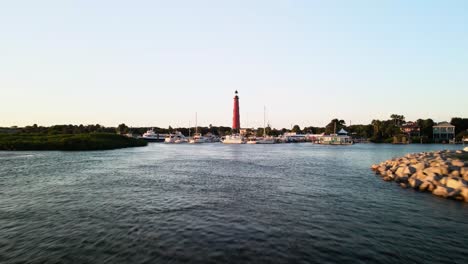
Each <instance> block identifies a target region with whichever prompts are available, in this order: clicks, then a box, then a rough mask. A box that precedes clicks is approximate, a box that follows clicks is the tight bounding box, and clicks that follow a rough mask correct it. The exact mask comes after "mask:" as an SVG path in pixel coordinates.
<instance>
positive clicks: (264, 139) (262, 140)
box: [256, 107, 276, 144]
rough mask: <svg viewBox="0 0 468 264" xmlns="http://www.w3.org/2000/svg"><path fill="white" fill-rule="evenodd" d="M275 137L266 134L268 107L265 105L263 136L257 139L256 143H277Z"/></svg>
mask: <svg viewBox="0 0 468 264" xmlns="http://www.w3.org/2000/svg"><path fill="white" fill-rule="evenodd" d="M275 143H276V140H275V138H274V137H271V136H267V134H266V107H263V137H262V138H260V139H258V140H256V144H275Z"/></svg>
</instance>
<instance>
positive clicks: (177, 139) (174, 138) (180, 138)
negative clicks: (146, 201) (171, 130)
mask: <svg viewBox="0 0 468 264" xmlns="http://www.w3.org/2000/svg"><path fill="white" fill-rule="evenodd" d="M187 142H188V140H187V138H186V137H185V136H184V135H183V134H182V133H180V132H179V131H177V132H175V134H169V135H168V136H167V137H166V139H164V143H170V144H181V143H187Z"/></svg>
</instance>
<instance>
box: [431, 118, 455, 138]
mask: <svg viewBox="0 0 468 264" xmlns="http://www.w3.org/2000/svg"><path fill="white" fill-rule="evenodd" d="M432 135H433V136H432V138H433V140H434V142H435V143H448V142H449V141H450V140H453V139H454V138H455V126H454V125H452V124H450V123H449V122H440V123H438V124H437V125H436V126H433V127H432Z"/></svg>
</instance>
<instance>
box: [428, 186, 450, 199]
mask: <svg viewBox="0 0 468 264" xmlns="http://www.w3.org/2000/svg"><path fill="white" fill-rule="evenodd" d="M448 193H449V190H448V189H447V187H443V186H437V187H436V188H435V189H434V191H432V194H434V195H437V196H440V197H447V196H448Z"/></svg>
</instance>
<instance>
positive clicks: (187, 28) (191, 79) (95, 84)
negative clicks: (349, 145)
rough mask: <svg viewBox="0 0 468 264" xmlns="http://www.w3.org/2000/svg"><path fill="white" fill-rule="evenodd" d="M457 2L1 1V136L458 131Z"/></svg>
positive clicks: (461, 8) (463, 11)
mask: <svg viewBox="0 0 468 264" xmlns="http://www.w3.org/2000/svg"><path fill="white" fill-rule="evenodd" d="M467 10H468V1H429V0H412V1H407V0H401V1H395V0H393V1H383V0H382V1H375V0H369V1H349V0H343V1H286V0H282V1H272V0H268V1H253V0H250V1H201V0H200V1H149V0H148V1H116V0H109V1H84V0H80V1H66V0H56V1H47V0H43V1H35V0H31V1H21V0H18V1H2V3H1V4H0V89H1V93H0V94H1V97H0V98H1V102H0V126H11V125H20V126H22V125H28V124H33V123H37V124H39V125H51V124H69V123H72V124H80V123H83V124H92V123H100V124H103V125H107V126H116V125H117V124H119V123H122V122H124V123H126V124H127V125H130V126H160V127H167V126H169V125H171V126H173V127H177V126H188V124H189V122H190V123H191V124H192V125H193V123H194V119H195V112H198V120H199V125H209V124H210V123H211V124H213V125H226V126H230V125H231V120H232V97H233V92H234V90H236V89H238V90H239V92H240V98H241V122H242V123H241V125H242V126H243V127H252V126H261V125H262V123H263V106H264V105H266V107H267V112H268V113H267V115H268V120H269V122H270V123H271V124H272V126H273V127H278V128H280V127H290V126H291V124H299V125H300V126H301V127H303V126H304V125H316V126H322V125H325V124H326V123H328V121H329V120H331V119H332V118H334V117H339V118H342V119H345V120H346V121H347V123H349V120H351V121H352V123H353V124H356V123H368V122H370V121H371V120H372V119H387V118H388V117H389V116H390V114H392V113H398V114H403V115H405V116H406V117H407V119H409V120H412V119H415V118H418V117H421V118H429V117H430V118H433V119H434V120H435V121H443V120H448V119H449V118H450V117H452V116H459V117H468V101H467V98H468V12H467Z"/></svg>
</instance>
